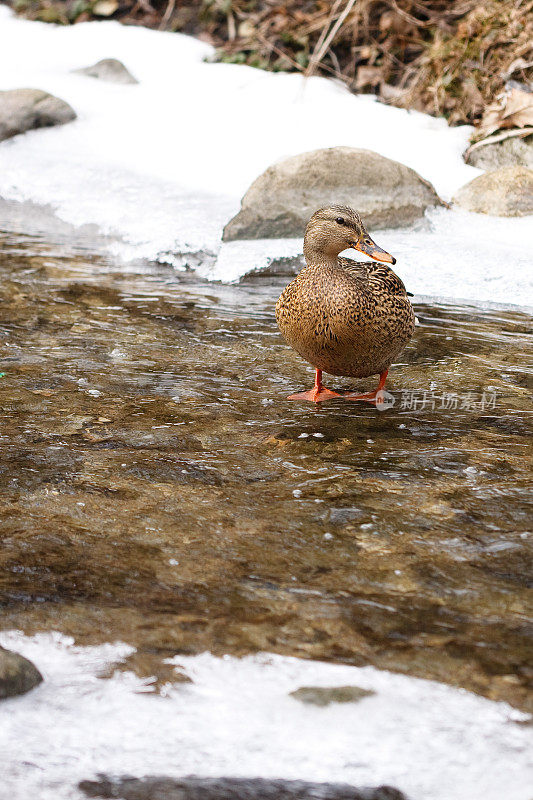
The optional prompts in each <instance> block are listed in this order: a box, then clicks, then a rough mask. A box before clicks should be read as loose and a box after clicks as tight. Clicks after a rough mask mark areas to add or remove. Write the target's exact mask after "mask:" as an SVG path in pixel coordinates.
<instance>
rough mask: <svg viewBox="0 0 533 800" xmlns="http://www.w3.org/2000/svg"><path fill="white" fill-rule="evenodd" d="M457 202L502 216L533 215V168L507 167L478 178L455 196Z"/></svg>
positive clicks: (473, 208) (470, 208) (476, 209)
mask: <svg viewBox="0 0 533 800" xmlns="http://www.w3.org/2000/svg"><path fill="white" fill-rule="evenodd" d="M453 200H454V203H457V205H459V206H461V207H462V208H466V209H467V211H477V212H478V213H481V214H492V215H494V216H498V217H525V216H527V215H528V214H533V170H531V169H527V168H526V167H503V168H502V169H497V170H494V171H493V172H487V173H485V175H480V176H479V177H478V178H474V180H473V181H470V183H467V184H466V186H463V187H462V188H461V189H459V191H458V192H457V194H456V195H455V197H454V199H453Z"/></svg>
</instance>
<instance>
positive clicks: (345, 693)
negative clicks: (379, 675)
mask: <svg viewBox="0 0 533 800" xmlns="http://www.w3.org/2000/svg"><path fill="white" fill-rule="evenodd" d="M373 694H375V692H373V691H371V690H369V689H361V687H360V686H331V687H328V686H301V687H300V688H299V689H296V691H294V692H291V693H290V696H291V697H294V699H295V700H299V701H300V703H306V704H308V705H312V706H329V705H331V704H332V703H358V702H359V701H360V700H363V699H364V698H365V697H371V696H372V695H373Z"/></svg>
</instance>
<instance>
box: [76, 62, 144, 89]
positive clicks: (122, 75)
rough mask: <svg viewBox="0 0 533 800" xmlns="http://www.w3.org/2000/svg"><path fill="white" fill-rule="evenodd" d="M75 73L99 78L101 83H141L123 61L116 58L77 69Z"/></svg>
mask: <svg viewBox="0 0 533 800" xmlns="http://www.w3.org/2000/svg"><path fill="white" fill-rule="evenodd" d="M74 72H77V73H79V74H80V75H89V77H91V78H98V79H99V80H101V81H109V82H110V83H139V81H138V80H137V79H136V78H134V77H133V75H132V74H131V72H130V71H129V70H128V69H127V68H126V67H125V66H124V64H123V63H122V61H119V60H118V59H116V58H103V59H102V60H101V61H97V62H96V64H92V66H90V67H83V68H82V69H75V70H74Z"/></svg>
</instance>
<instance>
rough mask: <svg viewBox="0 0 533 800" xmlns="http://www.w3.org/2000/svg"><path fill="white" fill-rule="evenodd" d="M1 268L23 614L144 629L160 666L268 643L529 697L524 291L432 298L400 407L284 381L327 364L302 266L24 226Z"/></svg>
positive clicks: (148, 668)
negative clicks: (519, 298)
mask: <svg viewBox="0 0 533 800" xmlns="http://www.w3.org/2000/svg"><path fill="white" fill-rule="evenodd" d="M0 271H1V286H2V289H1V292H2V305H1V308H2V311H1V320H0V334H1V339H0V342H1V355H2V362H1V364H2V366H1V369H2V372H3V375H2V377H1V378H0V394H1V398H2V402H1V408H2V412H1V415H2V416H1V428H0V449H1V457H0V491H1V503H2V523H1V531H2V549H1V553H0V559H1V573H0V600H1V603H2V607H3V611H2V617H1V625H2V627H3V628H4V629H13V628H19V629H21V630H24V631H25V632H26V633H34V632H37V631H48V630H56V631H60V632H62V633H64V634H68V635H71V636H73V637H74V638H75V640H76V641H77V642H78V643H80V644H99V643H102V642H108V641H118V640H120V641H123V642H126V643H128V644H131V645H133V646H134V647H136V648H138V650H137V656H136V657H135V658H133V659H132V660H131V662H130V668H133V669H134V670H136V671H138V673H139V674H152V675H158V674H159V673H160V672H161V673H164V670H165V664H164V663H163V659H165V658H167V657H168V656H169V655H175V654H176V653H181V654H195V653H199V652H202V651H204V650H209V651H211V652H213V653H214V654H223V653H230V654H235V655H242V654H247V653H253V652H256V651H265V650H266V651H269V652H276V653H280V654H285V655H295V656H300V657H304V658H313V659H319V660H332V661H336V662H343V663H346V664H354V665H363V664H371V665H375V666H377V667H380V668H387V669H392V670H394V671H398V672H404V673H408V674H411V675H415V676H420V677H427V678H434V679H437V680H439V681H443V682H447V683H450V684H454V685H459V686H463V687H466V688H468V689H471V690H473V691H475V692H478V693H480V694H483V695H485V696H487V697H489V698H492V699H504V700H507V701H509V702H510V703H511V704H513V705H515V706H516V707H518V708H522V709H531V708H532V703H531V695H530V694H529V695H528V693H527V681H528V678H530V677H531V664H530V663H529V664H528V658H527V655H528V654H527V645H528V639H527V627H526V626H527V619H528V617H527V606H526V603H527V600H526V592H527V586H528V576H530V574H531V572H530V560H528V559H530V555H531V533H530V532H529V530H528V525H530V524H531V505H530V501H531V497H530V496H528V492H527V479H528V470H529V466H530V462H529V460H528V447H529V446H530V443H531V439H530V437H531V426H530V411H531V388H532V387H531V368H530V367H528V360H529V361H530V359H528V352H529V355H530V354H531V326H530V323H531V320H530V317H529V316H528V315H527V314H526V313H524V312H521V311H519V310H498V309H495V308H493V309H485V310H480V309H476V308H475V307H473V306H471V307H467V306H454V305H442V304H441V305H439V304H436V303H431V302H428V301H426V302H417V301H416V297H415V306H416V313H417V315H418V318H419V321H420V324H419V326H418V327H417V329H416V333H415V336H414V339H413V340H412V342H411V343H410V345H409V346H408V347H407V348H406V350H405V352H404V353H403V354H402V355H401V362H400V363H398V364H396V365H394V366H393V368H392V369H391V372H390V380H389V383H388V388H389V390H390V392H391V393H392V395H393V397H394V399H395V404H394V406H393V407H392V408H389V409H387V410H386V411H383V412H380V411H378V410H376V408H374V407H372V406H370V405H368V404H364V403H350V402H347V401H343V400H335V401H333V402H330V403H327V404H324V405H322V406H321V407H320V408H315V407H314V406H312V405H310V404H301V405H299V404H295V403H292V402H289V401H288V400H286V399H285V398H286V396H287V394H289V393H290V392H292V391H296V390H301V389H303V388H307V387H308V386H309V385H310V382H311V380H312V375H311V370H310V368H309V367H308V365H306V364H305V363H303V362H302V361H301V359H300V358H299V357H298V356H297V355H296V354H295V353H294V352H293V351H292V350H290V349H289V348H288V347H287V346H286V345H285V344H284V342H283V341H282V339H281V338H280V336H279V334H278V332H277V329H276V326H275V321H274V304H275V300H276V298H277V296H278V294H279V292H280V290H281V288H282V286H283V285H284V283H286V281H287V279H286V278H279V277H275V276H274V277H269V278H264V277H263V278H261V277H255V278H254V279H248V281H247V282H246V281H243V282H241V283H240V284H238V285H223V284H216V283H210V284H207V283H203V282H202V281H200V280H198V279H196V278H195V277H194V275H193V274H191V273H182V274H176V273H175V272H174V271H172V270H171V269H170V268H167V267H164V266H161V265H157V264H148V265H147V264H139V265H138V266H135V265H129V266H128V267H127V268H124V265H118V264H116V263H114V262H113V260H112V259H110V257H109V256H107V257H105V256H100V255H98V254H95V253H91V251H90V250H89V249H86V250H83V248H80V247H78V248H77V249H76V250H74V249H72V248H69V247H68V246H67V245H65V244H64V243H63V244H54V243H53V242H50V241H47V240H45V239H43V238H40V237H38V236H33V237H32V236H22V235H17V234H14V233H5V234H4V235H2V237H1V239H0ZM373 380H375V379H368V380H365V381H358V382H355V384H353V385H355V386H357V387H358V388H360V389H362V390H363V389H364V390H368V389H370V388H372V384H373ZM328 385H330V386H331V387H332V388H337V387H343V386H344V387H348V386H350V385H352V384H350V383H349V382H347V381H345V380H344V379H339V378H330V379H329V381H328ZM529 454H530V451H529ZM167 669H168V667H167Z"/></svg>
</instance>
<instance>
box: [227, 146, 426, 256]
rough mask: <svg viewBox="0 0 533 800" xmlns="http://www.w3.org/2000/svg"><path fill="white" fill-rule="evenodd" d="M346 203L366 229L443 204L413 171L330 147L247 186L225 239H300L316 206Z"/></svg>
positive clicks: (407, 220) (401, 221) (396, 223)
mask: <svg viewBox="0 0 533 800" xmlns="http://www.w3.org/2000/svg"><path fill="white" fill-rule="evenodd" d="M330 203H345V204H346V205H350V206H352V207H353V208H356V209H357V210H358V211H359V213H360V214H361V216H362V217H363V219H364V221H365V224H366V225H367V226H368V227H370V228H385V227H391V228H397V227H401V226H403V225H409V224H411V223H412V222H413V221H414V220H415V219H417V218H418V217H421V216H423V214H424V211H425V210H426V208H428V207H429V206H436V205H439V204H440V203H441V200H440V199H439V197H438V195H437V193H436V192H435V189H434V188H433V186H432V185H431V184H430V183H428V181H425V180H424V179H423V178H421V177H420V175H418V173H416V172H415V171H414V170H412V169H409V167H406V166H404V165H403V164H399V163H398V162H397V161H391V159H390V158H385V157H384V156H381V155H379V154H378V153H374V152H372V151H371V150H359V149H355V148H353V147H331V148H327V149H324V150H314V151H312V152H310V153H301V154H300V155H297V156H292V157H291V158H287V159H286V160H285V161H281V162H280V163H279V164H274V165H273V166H271V167H269V168H268V169H267V170H266V171H265V172H263V174H262V175H260V176H259V177H258V178H257V179H256V180H255V181H254V182H253V183H252V185H251V186H250V188H249V189H248V191H247V192H246V194H245V195H244V197H243V199H242V203H241V210H240V211H239V213H238V214H237V215H236V216H235V217H233V219H232V220H230V222H228V224H227V225H226V227H225V228H224V233H223V237H222V238H223V239H224V241H231V240H233V239H262V238H266V239H273V238H283V237H295V236H303V234H304V231H305V226H306V225H307V222H308V221H309V217H310V216H311V214H313V212H314V211H316V209H317V208H320V206H324V205H328V204H330Z"/></svg>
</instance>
